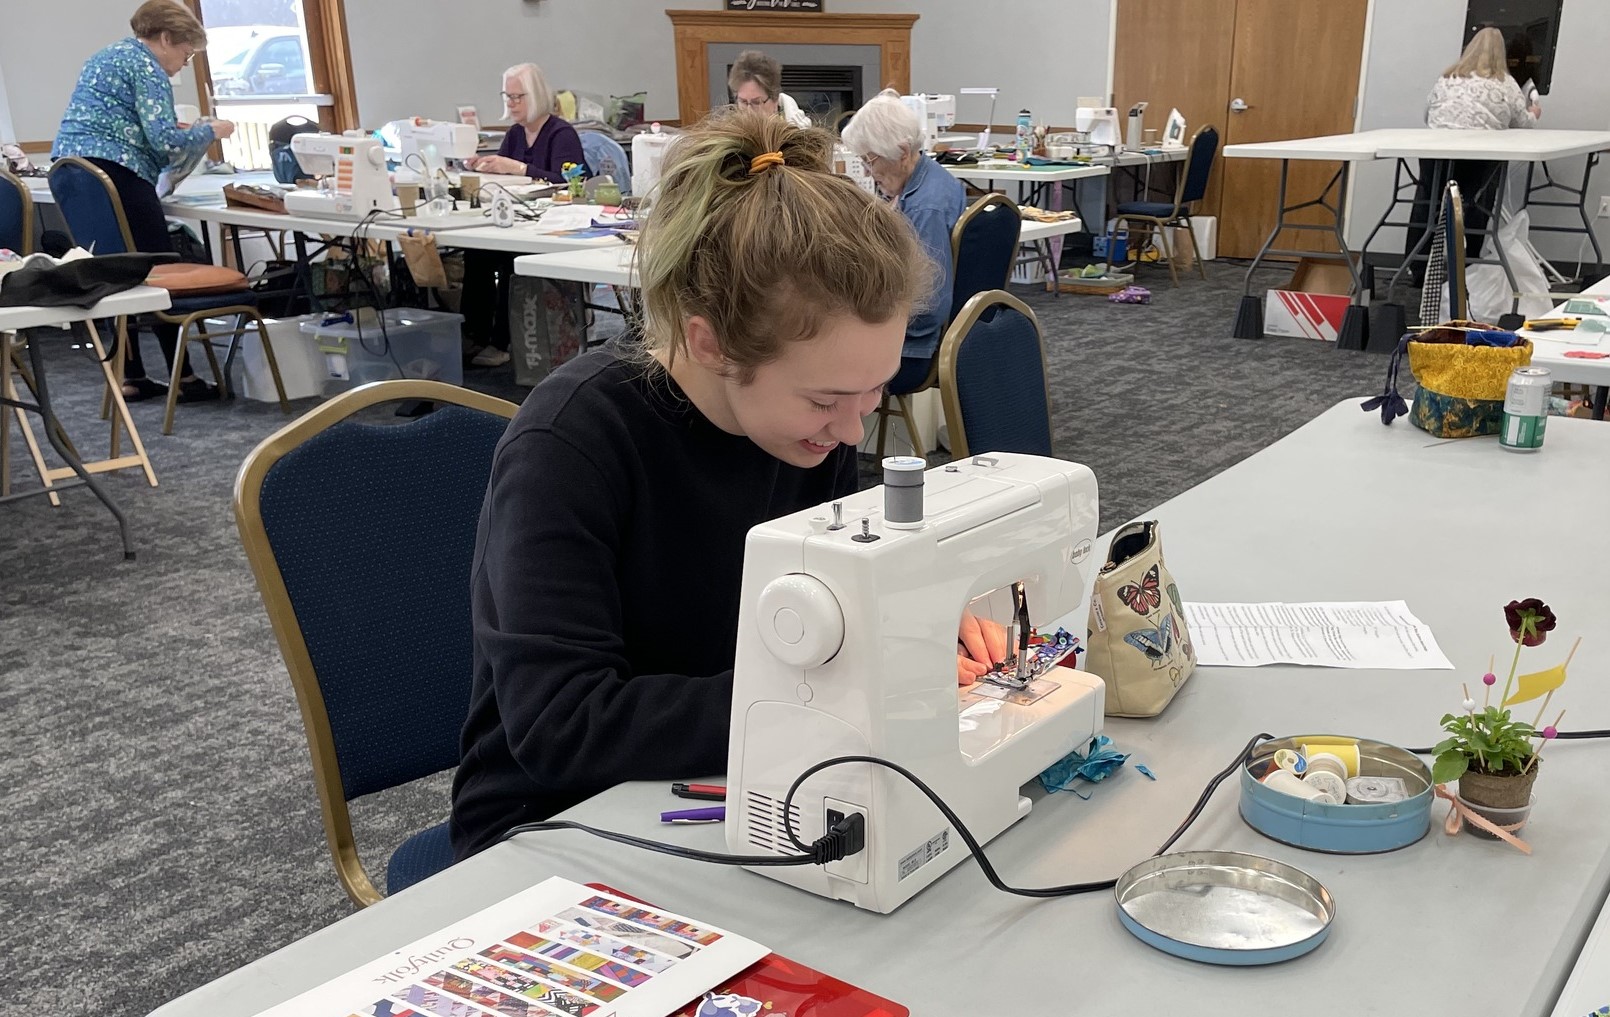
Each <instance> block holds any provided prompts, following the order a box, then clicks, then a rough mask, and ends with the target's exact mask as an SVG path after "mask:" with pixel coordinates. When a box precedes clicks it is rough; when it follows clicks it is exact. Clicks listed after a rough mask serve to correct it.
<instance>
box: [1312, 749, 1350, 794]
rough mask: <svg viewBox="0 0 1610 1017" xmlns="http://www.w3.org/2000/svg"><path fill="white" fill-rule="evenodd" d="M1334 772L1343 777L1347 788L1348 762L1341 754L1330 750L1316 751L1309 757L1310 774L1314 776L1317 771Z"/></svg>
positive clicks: (1344, 786) (1343, 782)
mask: <svg viewBox="0 0 1610 1017" xmlns="http://www.w3.org/2000/svg"><path fill="white" fill-rule="evenodd" d="M1316 770H1317V771H1320V772H1324V773H1333V774H1335V775H1336V776H1337V777H1338V778H1340V779H1341V781H1342V785H1343V788H1344V790H1345V788H1346V784H1347V763H1346V761H1345V760H1343V759H1342V757H1341V756H1338V755H1334V754H1332V753H1329V752H1316V753H1314V754H1313V755H1311V756H1309V757H1308V774H1307V776H1310V777H1311V776H1313V774H1314V772H1315V771H1316Z"/></svg>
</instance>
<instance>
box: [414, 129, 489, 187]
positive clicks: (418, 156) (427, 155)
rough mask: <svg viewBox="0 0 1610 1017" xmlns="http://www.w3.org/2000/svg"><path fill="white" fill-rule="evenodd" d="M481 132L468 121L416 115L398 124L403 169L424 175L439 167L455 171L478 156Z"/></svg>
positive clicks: (445, 170)
mask: <svg viewBox="0 0 1610 1017" xmlns="http://www.w3.org/2000/svg"><path fill="white" fill-rule="evenodd" d="M480 141H481V139H480V132H478V131H477V130H476V129H475V128H474V127H472V126H470V125H469V124H455V123H450V122H448V121H446V120H425V119H422V118H419V117H413V118H410V119H407V120H402V121H399V122H398V124H397V154H398V165H399V168H400V169H407V170H413V171H414V172H417V173H421V174H424V175H430V174H433V173H434V172H435V171H436V170H437V169H440V170H442V171H443V172H445V173H453V172H456V171H458V170H461V169H463V167H464V164H465V163H466V162H468V161H469V160H471V159H473V158H475V153H476V150H477V148H478V147H479V145H480Z"/></svg>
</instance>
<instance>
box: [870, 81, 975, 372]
mask: <svg viewBox="0 0 1610 1017" xmlns="http://www.w3.org/2000/svg"><path fill="white" fill-rule="evenodd" d="M923 133H924V132H923V124H922V121H921V120H920V119H919V118H918V116H917V114H916V112H915V111H914V110H912V109H911V108H910V107H908V106H906V104H905V103H903V102H901V101H900V94H899V93H898V92H896V91H894V90H893V89H889V88H886V89H884V90H883V91H882V92H880V93H878V94H877V95H875V96H873V98H872V100H871V101H870V102H868V103H867V104H866V105H865V106H862V107H861V109H860V110H859V111H857V112H856V114H855V116H854V117H853V118H852V119H851V120H850V122H849V123H848V124H846V125H845V127H844V144H845V145H846V146H848V147H849V149H850V150H851V151H853V152H855V153H856V154H857V155H859V156H860V157H861V161H862V163H863V164H864V165H865V166H866V168H867V171H868V172H869V173H871V174H872V179H873V180H874V181H875V182H876V183H877V185H878V190H879V191H880V192H882V193H883V195H884V196H885V197H887V198H888V199H889V200H890V201H892V202H894V204H895V207H896V208H898V209H900V211H901V212H902V213H903V214H904V215H905V217H906V219H907V220H908V221H909V222H910V223H911V226H912V228H913V229H914V230H916V232H917V239H918V240H921V241H922V247H923V250H924V251H926V252H927V253H928V256H929V257H930V258H932V259H933V261H934V264H935V266H936V267H937V269H938V271H936V272H935V273H934V276H933V278H934V288H933V291H932V292H931V293H930V294H929V298H928V300H927V302H926V304H927V306H926V307H924V308H923V309H922V310H921V311H918V312H916V313H914V314H912V316H911V321H910V322H909V323H908V324H907V325H906V342H905V346H904V348H903V349H902V350H901V360H900V373H899V374H897V375H896V376H895V378H894V380H893V381H891V382H890V383H889V392H890V393H891V394H893V395H903V394H905V393H907V392H911V391H913V390H915V389H916V388H917V387H918V386H920V385H921V384H922V383H923V381H925V380H926V379H927V377H928V371H929V369H930V367H931V365H932V364H933V360H934V357H935V356H937V355H938V353H939V340H940V339H942V338H944V334H945V326H946V325H947V324H949V322H950V310H951V308H950V289H951V285H952V282H953V279H952V276H951V266H950V231H951V230H952V229H953V228H954V227H955V226H956V220H957V219H960V218H961V215H962V212H963V211H965V210H966V208H967V191H966V188H964V187H963V186H962V183H961V181H960V180H957V179H956V178H955V177H953V176H951V175H950V174H949V173H946V172H945V170H944V168H943V167H941V166H940V165H939V164H938V163H936V162H934V161H933V160H932V159H930V158H928V157H927V156H926V155H924V154H923V151H922V142H923Z"/></svg>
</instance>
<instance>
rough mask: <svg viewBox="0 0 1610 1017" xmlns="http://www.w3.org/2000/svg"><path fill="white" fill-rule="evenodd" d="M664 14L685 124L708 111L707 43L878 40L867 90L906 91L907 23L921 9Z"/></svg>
mask: <svg viewBox="0 0 1610 1017" xmlns="http://www.w3.org/2000/svg"><path fill="white" fill-rule="evenodd" d="M665 16H666V17H668V18H670V19H671V25H672V32H673V37H674V39H675V45H676V95H677V108H678V114H679V116H680V119H681V121H682V122H683V123H685V124H691V123H694V122H696V121H697V120H698V119H699V118H700V117H702V116H704V115H705V114H706V113H708V112H710V96H709V91H710V59H709V53H708V49H707V47H708V45H709V44H710V43H740V44H741V43H754V44H756V45H760V46H765V45H781V44H804V45H813V44H814V45H833V44H838V45H850V46H877V47H878V81H877V82H876V83H875V84H871V85H869V86H868V92H869V93H874V92H876V91H877V90H878V89H880V88H893V89H895V90H896V91H898V92H900V93H901V94H902V95H904V94H905V93H907V92H910V91H911V26H912V25H913V24H915V23H916V21H917V18H918V17H919V16H920V15H916V14H830V13H824V14H811V15H808V16H807V15H802V14H799V13H793V14H784V13H776V14H772V13H756V12H750V11H710V10H704V11H673V10H668V11H666V12H665Z"/></svg>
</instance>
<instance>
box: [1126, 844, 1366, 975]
mask: <svg viewBox="0 0 1610 1017" xmlns="http://www.w3.org/2000/svg"><path fill="white" fill-rule="evenodd" d="M1113 896H1114V897H1115V898H1116V899H1117V901H1118V917H1119V919H1120V920H1121V921H1122V922H1123V923H1124V927H1125V928H1127V929H1128V930H1129V931H1130V932H1132V933H1134V934H1135V936H1136V937H1138V938H1139V939H1140V940H1141V942H1143V943H1146V944H1148V945H1150V946H1155V947H1156V948H1157V949H1159V950H1162V951H1163V952H1164V953H1171V954H1173V955H1174V956H1176V957H1184V958H1186V959H1187V960H1194V961H1203V962H1205V963H1208V964H1229V965H1243V966H1245V965H1254V964H1274V963H1277V962H1279V961H1284V960H1290V959H1291V958H1293V957H1300V956H1302V955H1303V954H1305V953H1307V952H1308V951H1310V950H1312V949H1314V948H1315V947H1317V946H1318V945H1319V944H1320V943H1323V942H1324V941H1325V937H1326V936H1327V935H1329V934H1330V925H1331V920H1332V919H1333V918H1334V917H1335V915H1336V905H1335V902H1334V901H1332V900H1331V895H1330V891H1328V890H1326V889H1325V887H1324V886H1323V885H1322V884H1321V883H1320V882H1319V881H1318V880H1317V879H1315V878H1314V877H1313V876H1310V875H1309V874H1308V873H1306V872H1304V871H1302V870H1301V869H1299V868H1296V867H1295V866H1291V865H1287V864H1286V863H1285V862H1277V861H1275V860H1274V859H1273V858H1264V857H1262V856H1261V855H1251V854H1244V853H1242V852H1240V851H1182V852H1179V853H1176V854H1168V855H1159V856H1157V857H1155V858H1148V859H1147V860H1146V861H1144V862H1141V863H1140V864H1139V865H1136V866H1135V867H1134V868H1131V869H1130V870H1129V871H1128V872H1126V873H1124V874H1123V876H1122V877H1121V878H1120V879H1119V880H1118V885H1117V886H1115V887H1114V888H1113Z"/></svg>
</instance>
